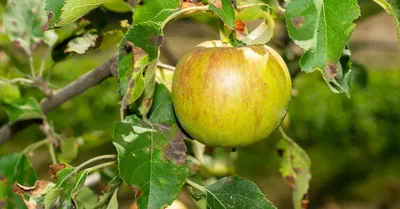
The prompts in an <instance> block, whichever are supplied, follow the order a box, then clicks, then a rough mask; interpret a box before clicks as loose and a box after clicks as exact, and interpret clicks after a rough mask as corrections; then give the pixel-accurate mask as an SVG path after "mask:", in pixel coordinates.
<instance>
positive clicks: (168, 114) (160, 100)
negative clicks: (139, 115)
mask: <svg viewBox="0 0 400 209" xmlns="http://www.w3.org/2000/svg"><path fill="white" fill-rule="evenodd" d="M149 114H150V117H149V121H150V122H152V123H159V124H177V122H176V118H175V112H174V108H173V106H172V100H171V92H169V90H168V88H167V87H166V86H165V85H164V84H159V83H156V86H155V93H154V96H153V104H152V106H151V109H150V113H149Z"/></svg>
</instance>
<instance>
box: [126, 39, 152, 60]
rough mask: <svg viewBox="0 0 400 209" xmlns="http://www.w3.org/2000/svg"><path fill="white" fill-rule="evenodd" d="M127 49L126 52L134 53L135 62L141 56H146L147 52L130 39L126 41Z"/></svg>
mask: <svg viewBox="0 0 400 209" xmlns="http://www.w3.org/2000/svg"><path fill="white" fill-rule="evenodd" d="M124 46H125V50H126V52H128V53H130V52H132V53H133V63H135V62H136V61H137V60H138V59H140V58H141V57H143V56H145V55H146V54H147V53H146V52H145V51H144V50H143V49H142V48H140V47H136V46H135V44H133V43H132V42H130V41H125V44H124Z"/></svg>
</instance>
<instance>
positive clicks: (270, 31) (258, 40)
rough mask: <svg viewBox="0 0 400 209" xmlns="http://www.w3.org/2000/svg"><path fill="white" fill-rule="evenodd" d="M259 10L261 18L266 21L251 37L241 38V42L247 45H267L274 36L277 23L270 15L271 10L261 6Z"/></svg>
mask: <svg viewBox="0 0 400 209" xmlns="http://www.w3.org/2000/svg"><path fill="white" fill-rule="evenodd" d="M258 9H259V10H261V12H262V16H261V17H262V18H263V19H264V21H263V22H262V23H261V24H260V25H259V26H258V27H257V28H256V29H254V30H253V31H252V32H251V33H250V34H249V35H247V36H243V37H240V38H239V40H240V41H243V42H244V43H245V44H247V45H256V44H266V43H267V42H268V41H269V40H271V38H272V36H273V35H274V29H275V21H274V18H273V17H272V16H271V14H270V11H269V10H270V8H269V7H267V6H261V7H259V8H258ZM256 13H258V12H256Z"/></svg>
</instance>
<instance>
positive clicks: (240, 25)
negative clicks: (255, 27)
mask: <svg viewBox="0 0 400 209" xmlns="http://www.w3.org/2000/svg"><path fill="white" fill-rule="evenodd" d="M235 32H236V37H238V38H240V37H243V36H247V35H248V31H247V26H246V24H245V23H244V22H243V21H242V20H240V19H237V20H236V22H235Z"/></svg>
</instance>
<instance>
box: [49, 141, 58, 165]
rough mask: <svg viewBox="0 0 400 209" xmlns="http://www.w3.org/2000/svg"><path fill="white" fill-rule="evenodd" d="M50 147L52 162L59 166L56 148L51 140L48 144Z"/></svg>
mask: <svg viewBox="0 0 400 209" xmlns="http://www.w3.org/2000/svg"><path fill="white" fill-rule="evenodd" d="M48 146H49V154H50V158H51V162H52V163H53V164H57V157H56V153H55V151H54V146H53V144H52V143H51V140H50V139H49V144H48Z"/></svg>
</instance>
